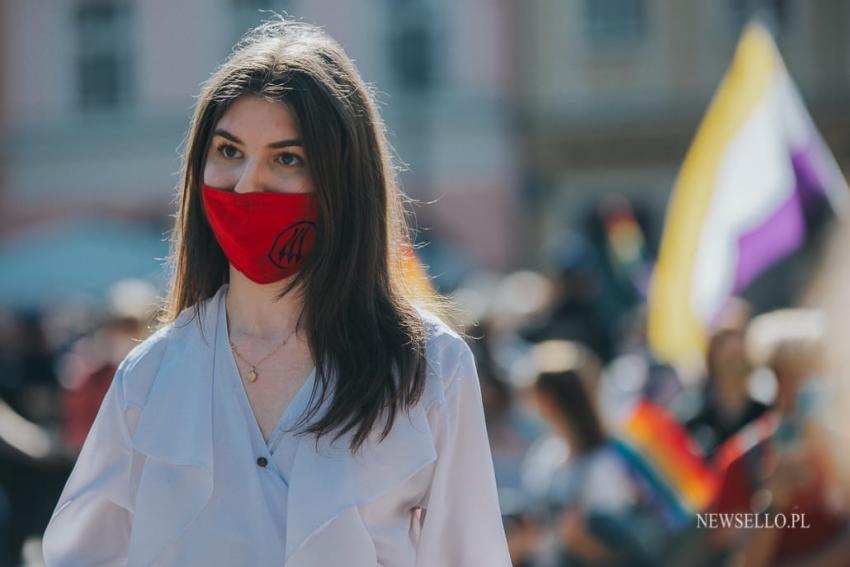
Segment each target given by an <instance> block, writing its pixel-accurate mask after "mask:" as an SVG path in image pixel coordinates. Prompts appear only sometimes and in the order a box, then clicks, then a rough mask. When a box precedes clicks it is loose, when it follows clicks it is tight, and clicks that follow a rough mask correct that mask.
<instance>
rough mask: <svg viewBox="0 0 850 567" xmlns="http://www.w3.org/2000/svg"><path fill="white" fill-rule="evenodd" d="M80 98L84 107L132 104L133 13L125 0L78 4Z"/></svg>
mask: <svg viewBox="0 0 850 567" xmlns="http://www.w3.org/2000/svg"><path fill="white" fill-rule="evenodd" d="M75 24H76V32H77V96H78V102H79V105H80V107H81V108H83V109H85V110H91V109H112V108H117V107H120V106H123V105H125V104H127V103H128V102H129V101H130V97H131V93H132V86H133V85H132V80H133V57H132V12H131V10H130V5H129V3H128V2H126V1H124V0H97V1H95V0H86V1H83V2H80V3H79V4H78V5H77V10H76V14H75Z"/></svg>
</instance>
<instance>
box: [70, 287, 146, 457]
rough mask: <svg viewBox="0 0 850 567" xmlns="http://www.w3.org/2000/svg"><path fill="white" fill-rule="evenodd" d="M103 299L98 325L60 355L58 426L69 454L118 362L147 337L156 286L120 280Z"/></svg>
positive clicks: (77, 444)
mask: <svg viewBox="0 0 850 567" xmlns="http://www.w3.org/2000/svg"><path fill="white" fill-rule="evenodd" d="M107 303H108V306H107V308H108V313H107V314H106V316H105V317H104V318H103V320H102V322H101V323H100V325H99V327H98V328H97V329H95V331H94V332H92V333H90V334H88V335H86V336H84V337H81V338H80V339H79V340H77V341H76V342H75V343H74V344H73V346H72V347H71V349H70V352H69V353H68V354H67V355H66V356H65V357H64V359H63V363H64V364H62V369H63V376H62V380H61V381H62V385H63V386H64V388H63V396H62V408H61V409H62V431H63V437H64V442H65V444H66V445H67V449H68V450H69V451H70V452H71V453H72V454H73V455H75V456H76V455H77V454H79V452H80V449H81V448H82V446H83V442H84V441H85V439H86V436H87V435H88V432H89V429H90V428H91V425H92V423H93V422H94V419H95V417H96V415H97V411H98V409H99V408H100V405H101V403H102V402H103V398H104V396H105V395H106V392H107V390H108V389H109V386H110V384H112V378H113V377H114V375H115V371H116V370H117V368H118V365H119V364H120V363H121V361H122V360H124V357H126V356H127V353H129V352H130V351H131V350H132V349H133V347H135V346H136V345H137V344H138V343H140V342H141V341H142V340H143V339H145V338H146V337H147V334H148V332H147V330H148V326H149V325H150V324H151V323H152V321H153V317H154V315H155V310H156V303H157V302H156V290H155V288H154V287H153V286H152V285H151V284H149V283H147V282H144V281H141V280H133V279H128V280H122V281H119V282H116V283H115V284H113V286H112V287H111V288H110V290H109V291H108V292H107Z"/></svg>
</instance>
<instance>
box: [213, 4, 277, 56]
mask: <svg viewBox="0 0 850 567" xmlns="http://www.w3.org/2000/svg"><path fill="white" fill-rule="evenodd" d="M230 6H231V15H230V17H229V18H228V22H229V23H230V25H232V26H233V27H232V33H233V41H231V42H230V45H229V46H228V48H230V47H232V46H233V45H235V44H236V42H237V41H239V39H240V38H241V37H242V36H243V35H245V34H246V33H247V32H248V31H249V30H250V29H251V28H253V27H255V26H256V25H257V24H259V23H260V22H262V21H263V20H267V19H269V18H270V17H271V16H272V13H271V12H282V13H283V15H284V16H286V15H287V14H291V12H290V11H291V10H292V0H230Z"/></svg>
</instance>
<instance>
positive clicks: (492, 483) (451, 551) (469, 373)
mask: <svg viewBox="0 0 850 567" xmlns="http://www.w3.org/2000/svg"><path fill="white" fill-rule="evenodd" d="M456 340H457V342H458V343H460V344H461V351H460V353H459V355H458V364H457V366H456V367H455V370H454V373H453V375H452V377H451V378H450V379H449V381H448V384H447V386H446V394H445V399H444V400H442V401H441V403H438V404H435V405H434V406H433V407H432V408H431V409H430V411H429V416H428V418H429V421H430V422H431V427H432V430H433V432H434V441H435V446H436V451H437V462H436V465H435V469H434V477H433V480H432V483H431V486H430V488H429V489H428V491H427V492H426V495H425V497H424V499H423V502H422V507H423V508H424V510H423V515H422V518H421V522H422V525H421V528H422V529H421V532H420V539H419V545H418V551H417V561H416V565H417V566H418V567H437V566H444V565H457V566H466V565H470V566H477V565H488V566H493V567H502V566H504V567H509V566H510V565H511V561H510V557H509V555H508V547H507V542H506V538H505V531H504V527H503V524H502V518H501V512H500V509H499V502H498V496H497V492H496V479H495V474H494V471H493V458H492V455H491V452H490V445H489V441H488V437H487V429H486V425H485V423H484V408H483V403H482V400H481V386H480V384H479V382H478V373H477V370H476V367H475V360H474V358H473V355H472V352H471V351H470V349H469V347H468V346H467V345H466V344H465V343H464V342H463V341H462V339H456Z"/></svg>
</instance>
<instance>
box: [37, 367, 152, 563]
mask: <svg viewBox="0 0 850 567" xmlns="http://www.w3.org/2000/svg"><path fill="white" fill-rule="evenodd" d="M126 362H127V360H126V359H125V361H124V362H122V363H121V365H119V367H118V370H117V371H116V373H115V377H114V378H113V380H112V384H111V385H110V387H109V389H108V390H107V392H106V396H105V397H104V399H103V402H102V403H101V406H100V409H99V410H98V413H97V417H96V418H95V420H94V423H93V424H92V427H91V429H90V430H89V434H88V436H87V437H86V441H85V443H84V444H83V447H82V449H81V451H80V454H79V456H78V458H77V461H76V464H75V465H74V468H73V471H72V472H71V475H70V477H69V478H68V481H67V483H66V484H65V487H64V489H63V491H62V494H61V496H60V497H59V501H58V503H57V506H56V509H55V510H54V512H53V515H52V517H51V519H50V522H49V524H48V526H47V529H46V531H45V533H44V536H43V540H42V545H43V552H44V561H45V564H46V565H47V566H48V567H76V566H83V565H85V566H95V565H98V566H106V565H125V564H126V559H127V549H128V543H129V537H130V526H131V522H132V517H133V490H132V486H133V484H134V482H133V478H132V477H133V474H134V470H137V469H138V466H134V451H133V449H132V444H131V441H130V430H129V426H130V424H129V423H128V419H130V420H132V416H133V414H134V413H135V415H137V408H135V407H130V408H129V409H130V411H129V412H127V406H126V404H125V401H124V389H123V381H124V372H125V366H126ZM136 465H138V463H136Z"/></svg>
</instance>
